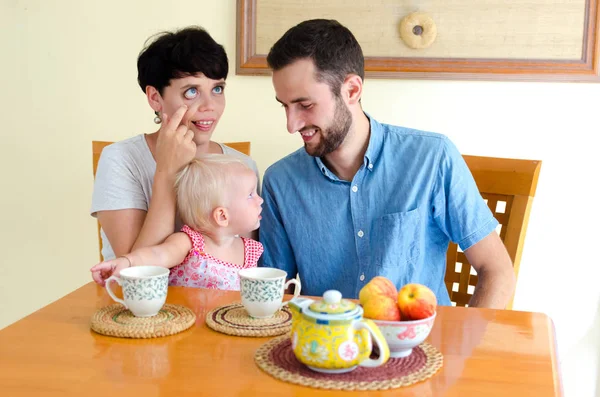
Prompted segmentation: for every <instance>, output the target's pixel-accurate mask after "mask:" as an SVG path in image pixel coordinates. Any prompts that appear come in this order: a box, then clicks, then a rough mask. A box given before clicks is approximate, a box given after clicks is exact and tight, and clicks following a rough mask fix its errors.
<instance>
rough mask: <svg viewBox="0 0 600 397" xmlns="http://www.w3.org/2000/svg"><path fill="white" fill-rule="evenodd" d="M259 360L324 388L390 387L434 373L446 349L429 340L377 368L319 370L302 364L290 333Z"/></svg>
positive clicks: (278, 374)
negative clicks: (326, 372)
mask: <svg viewBox="0 0 600 397" xmlns="http://www.w3.org/2000/svg"><path fill="white" fill-rule="evenodd" d="M254 361H255V362H256V364H257V365H258V366H259V367H260V368H261V369H262V370H263V371H265V372H266V373H268V374H269V375H271V376H273V377H275V378H277V379H280V380H283V381H285V382H290V383H296V384H299V385H303V386H310V387H315V388H321V389H335V390H387V389H395V388H398V387H402V386H408V385H412V384H413V383H416V382H420V381H422V380H425V379H428V378H430V377H431V376H433V375H434V374H435V373H436V372H437V371H438V370H439V369H440V368H441V367H442V364H443V361H444V359H443V357H442V353H440V352H439V351H438V350H437V349H436V348H435V347H433V346H432V345H430V344H429V343H422V344H421V345H419V346H418V347H415V348H414V349H413V351H412V354H411V355H410V356H408V357H404V358H390V359H389V360H388V362H387V363H385V364H384V365H382V366H380V367H376V368H366V367H360V366H359V367H358V368H356V369H355V370H353V371H350V372H346V373H343V374H325V373H321V372H315V371H313V370H311V369H309V368H308V367H307V366H305V365H304V364H302V363H301V362H300V361H298V359H297V358H296V356H295V355H294V352H293V350H292V343H291V341H290V338H289V337H288V336H280V337H278V338H274V339H272V340H270V341H269V342H267V343H266V344H264V345H263V346H261V347H260V348H259V349H258V350H257V351H256V353H255V355H254Z"/></svg>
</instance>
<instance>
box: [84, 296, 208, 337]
mask: <svg viewBox="0 0 600 397" xmlns="http://www.w3.org/2000/svg"><path fill="white" fill-rule="evenodd" d="M195 322H196V315H195V314H194V312H193V311H191V310H190V309H188V308H187V307H185V306H180V305H172V304H169V303H166V304H165V305H164V306H163V307H162V309H160V311H159V312H158V314H157V315H156V316H152V317H135V316H134V315H133V313H131V311H129V310H128V309H127V308H126V307H125V306H123V305H121V304H120V303H116V304H113V305H109V306H106V307H103V308H101V309H99V310H98V311H97V312H96V313H94V315H93V316H92V322H91V328H92V330H93V331H95V332H97V333H99V334H102V335H108V336H116V337H120V338H158V337H161V336H167V335H173V334H177V333H179V332H181V331H185V330H186V329H188V328H190V327H191V326H192V325H194V323H195Z"/></svg>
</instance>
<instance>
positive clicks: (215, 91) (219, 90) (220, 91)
mask: <svg viewBox="0 0 600 397" xmlns="http://www.w3.org/2000/svg"><path fill="white" fill-rule="evenodd" d="M224 89H225V87H223V86H222V85H218V86H216V87H215V88H213V92H214V93H215V94H222V93H223V90H224Z"/></svg>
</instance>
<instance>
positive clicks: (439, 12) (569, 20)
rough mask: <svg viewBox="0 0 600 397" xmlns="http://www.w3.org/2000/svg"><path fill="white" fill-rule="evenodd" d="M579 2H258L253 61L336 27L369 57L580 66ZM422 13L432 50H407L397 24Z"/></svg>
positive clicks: (581, 0)
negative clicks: (431, 26) (320, 27)
mask: <svg viewBox="0 0 600 397" xmlns="http://www.w3.org/2000/svg"><path fill="white" fill-rule="evenodd" d="M585 7H586V1H585V0H511V1H504V0H420V1H416V0H414V1H402V0H395V1H394V0H357V1H347V0H326V1H324V0H257V20H256V22H257V23H256V53H257V54H267V53H268V52H269V49H270V48H271V46H272V45H273V43H274V42H275V41H276V40H277V39H278V38H279V37H281V35H282V34H283V33H284V32H285V31H286V30H287V29H289V28H290V27H291V26H293V25H295V24H297V23H299V22H301V21H303V20H306V19H311V18H331V19H337V20H339V21H340V22H341V23H342V24H344V25H346V26H347V27H348V28H349V29H350V30H352V32H353V33H354V34H355V35H356V37H357V39H358V41H359V42H360V43H361V46H362V47H363V51H364V53H365V56H368V57H440V58H492V59H495V58H506V59H551V60H574V59H581V56H582V50H583V48H582V45H583V44H582V43H583V37H584V21H585ZM414 11H422V12H427V13H428V14H429V15H431V17H432V18H433V20H434V21H435V23H436V25H437V32H438V34H437V38H436V40H435V42H434V43H433V44H432V45H431V47H429V48H427V49H421V50H414V49H411V48H409V47H407V46H406V45H405V44H404V43H403V41H402V39H401V38H400V35H399V33H398V27H399V24H400V20H401V19H402V18H403V17H404V16H405V15H407V14H410V13H411V12H414Z"/></svg>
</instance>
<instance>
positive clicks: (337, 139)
mask: <svg viewBox="0 0 600 397" xmlns="http://www.w3.org/2000/svg"><path fill="white" fill-rule="evenodd" d="M351 126H352V114H351V113H350V110H348V108H347V107H346V104H345V103H344V101H342V99H341V98H336V103H335V113H334V115H333V122H332V123H331V125H330V126H329V127H328V128H327V129H326V130H325V131H323V130H321V142H320V143H319V145H318V146H316V147H309V145H308V144H306V143H305V144H304V149H305V150H306V153H308V154H309V155H311V156H313V157H323V156H325V155H327V154H329V153H332V152H333V151H335V150H336V149H337V148H338V147H340V145H341V144H342V142H344V139H346V135H348V131H350V127H351Z"/></svg>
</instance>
